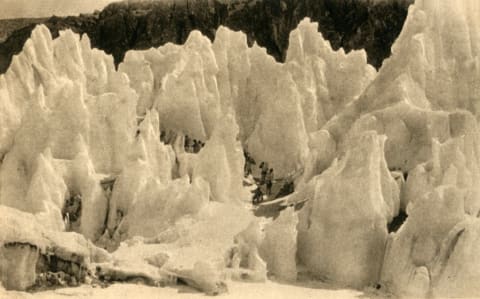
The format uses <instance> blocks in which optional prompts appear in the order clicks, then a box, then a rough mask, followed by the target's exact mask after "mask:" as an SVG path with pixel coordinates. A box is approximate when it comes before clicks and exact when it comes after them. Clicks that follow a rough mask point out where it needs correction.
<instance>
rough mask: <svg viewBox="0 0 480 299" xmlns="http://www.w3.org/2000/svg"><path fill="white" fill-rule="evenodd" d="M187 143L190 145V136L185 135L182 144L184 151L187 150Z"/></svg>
mask: <svg viewBox="0 0 480 299" xmlns="http://www.w3.org/2000/svg"><path fill="white" fill-rule="evenodd" d="M189 145H190V137H188V135H185V142H184V144H183V146H184V148H185V151H186V152H188V147H189Z"/></svg>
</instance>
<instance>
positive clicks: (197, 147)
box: [193, 140, 202, 154]
mask: <svg viewBox="0 0 480 299" xmlns="http://www.w3.org/2000/svg"><path fill="white" fill-rule="evenodd" d="M201 149H202V143H201V142H200V140H193V152H194V153H195V154H196V153H198V152H199V151H200V150H201Z"/></svg>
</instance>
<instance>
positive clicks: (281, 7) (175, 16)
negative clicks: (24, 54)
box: [0, 0, 413, 73]
mask: <svg viewBox="0 0 480 299" xmlns="http://www.w3.org/2000/svg"><path fill="white" fill-rule="evenodd" d="M412 2H413V0H406V1H399V0H396V1H388V2H387V1H380V2H378V1H371V0H364V1H357V0H320V1H319V0H273V1H257V0H236V1H218V0H196V1H188V0H186V1H146V2H145V1H143V2H132V1H130V2H120V3H114V4H111V5H109V6H107V7H106V8H105V9H104V10H103V11H102V12H98V13H95V14H93V15H80V16H78V17H66V18H59V17H52V18H50V19H48V20H46V21H45V22H44V24H45V25H46V26H47V27H48V28H49V29H50V31H51V32H52V35H53V36H54V37H56V36H58V32H59V31H60V30H63V29H66V28H70V29H72V30H73V31H74V32H77V33H81V34H83V33H85V34H87V35H88V36H89V38H90V40H91V42H92V46H94V47H96V48H99V49H102V50H104V51H105V52H107V53H109V54H112V55H113V57H114V59H115V63H116V64H117V65H118V63H120V62H121V61H122V60H123V58H124V56H125V52H126V51H128V50H130V49H147V48H150V47H158V46H160V45H163V44H165V43H167V42H173V43H178V44H182V43H184V42H185V40H186V38H187V37H188V34H189V33H190V31H192V30H194V29H197V30H200V31H201V32H202V33H203V34H204V35H206V36H207V37H209V38H210V39H212V40H213V39H214V37H215V31H216V29H217V28H218V26H220V25H225V26H227V27H229V28H231V29H233V30H241V31H243V32H245V33H246V34H247V38H248V42H249V44H253V42H254V41H255V42H257V43H258V44H259V45H260V46H263V47H266V48H267V51H268V53H269V54H271V55H273V56H274V57H275V58H276V59H277V60H278V61H283V60H284V59H285V53H286V49H287V47H288V36H289V34H290V31H291V30H292V29H294V28H295V27H296V26H297V24H298V23H299V22H300V21H301V20H302V19H303V18H304V17H310V18H311V19H312V20H313V21H315V22H318V23H319V30H320V31H321V33H322V34H323V36H324V37H325V38H326V39H327V40H329V41H330V42H331V44H332V47H333V48H334V49H338V48H340V47H343V48H344V49H345V50H346V51H350V50H352V49H365V50H366V51H367V53H368V62H369V63H370V64H372V65H373V66H375V67H376V68H379V67H380V66H381V64H382V62H383V60H384V59H385V58H386V57H388V56H389V55H390V47H391V45H392V43H393V41H394V40H395V38H396V37H397V36H398V34H399V33H400V30H401V29H402V26H403V22H404V20H405V17H406V15H407V9H408V6H409V5H410V4H411V3H412ZM34 27H35V24H34V23H32V24H30V25H27V26H26V27H23V28H21V29H19V30H16V31H14V32H13V33H11V34H10V36H9V38H7V39H6V40H5V41H4V42H3V43H0V73H4V72H5V71H6V69H7V68H8V66H9V65H10V63H11V59H12V56H13V55H15V54H17V53H19V52H20V50H21V49H22V47H23V44H24V43H25V41H26V40H27V38H28V37H29V36H30V34H31V31H32V29H33V28H34Z"/></svg>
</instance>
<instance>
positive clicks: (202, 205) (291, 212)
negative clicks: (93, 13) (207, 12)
mask: <svg viewBox="0 0 480 299" xmlns="http://www.w3.org/2000/svg"><path fill="white" fill-rule="evenodd" d="M479 18H480V3H479V2H478V1H476V0H459V1H455V2H453V1H436V0H417V1H415V4H414V5H412V6H411V7H410V9H409V13H408V17H407V20H406V22H405V25H404V28H403V30H402V32H401V34H400V36H399V37H398V39H397V40H396V42H395V43H394V45H393V47H392V55H391V57H390V58H388V59H387V60H386V61H385V62H384V64H383V66H382V67H381V68H380V70H379V71H378V72H377V71H376V70H375V69H374V68H373V67H371V66H370V65H368V64H367V58H366V54H365V52H364V51H352V52H349V53H345V52H344V50H343V49H339V50H338V51H334V50H332V48H331V46H330V44H329V42H328V41H326V40H325V39H324V38H323V37H322V35H321V34H320V33H318V28H317V27H318V25H317V24H316V23H313V22H311V21H310V20H309V19H308V18H307V19H304V20H303V21H302V22H301V23H300V24H299V25H298V27H297V29H295V30H293V31H292V32H291V34H290V39H289V47H288V51H287V57H286V60H285V63H278V62H276V61H275V59H274V58H273V57H271V56H269V55H268V54H267V52H266V50H265V49H263V48H261V47H259V46H258V45H256V44H254V45H253V46H251V47H249V46H248V44H247V38H246V35H245V34H243V33H242V32H235V31H232V30H230V29H228V28H226V27H220V28H219V29H218V30H217V32H216V37H215V40H214V42H213V43H212V42H210V40H209V39H208V38H207V37H205V36H203V35H202V34H201V33H200V32H198V31H193V32H191V34H190V35H189V37H188V39H187V41H186V42H185V44H183V45H175V44H171V43H169V44H166V45H164V46H161V47H159V48H152V49H149V50H142V51H129V52H127V54H126V56H125V59H124V62H122V63H121V64H120V65H119V66H118V69H116V68H115V65H114V61H113V58H112V57H111V56H109V55H107V54H105V53H104V52H102V51H99V50H96V49H92V47H91V46H90V41H89V39H88V36H86V35H83V36H81V37H80V36H79V35H77V34H75V33H73V32H72V31H69V30H67V31H62V32H61V33H60V36H59V37H58V38H56V39H53V38H52V36H51V34H50V31H49V30H48V28H46V27H45V26H42V25H40V26H37V27H36V29H35V30H34V31H33V32H32V36H31V38H30V39H29V40H28V41H27V42H26V43H25V46H24V48H23V50H22V52H21V53H20V54H18V55H17V56H15V57H14V58H13V61H12V64H11V66H10V68H9V69H8V70H7V72H6V73H5V74H4V75H1V76H0V162H1V164H0V221H1V229H0V274H1V276H0V278H1V280H0V281H1V284H2V287H0V290H1V291H0V294H2V292H6V293H5V294H8V292H9V291H6V290H21V291H24V290H35V289H36V288H41V287H42V283H44V281H43V282H42V279H45V277H49V276H48V275H51V273H52V272H54V273H57V274H58V272H60V271H59V270H58V269H60V268H59V267H60V266H58V265H53V264H52V263H51V259H52V258H54V259H55V260H60V261H61V265H62V267H63V268H62V269H63V271H62V272H64V273H67V274H68V275H69V277H72V280H71V281H70V282H69V283H70V284H71V286H75V285H78V284H79V283H84V284H85V283H87V284H88V283H90V284H92V283H104V282H105V281H106V282H113V281H130V280H132V279H137V280H138V279H140V280H141V281H142V282H143V283H145V284H149V285H154V286H163V285H174V284H176V283H178V282H179V281H181V282H184V283H186V284H188V285H190V286H192V287H194V288H196V289H198V290H201V291H203V292H205V293H207V294H211V295H215V294H221V293H224V292H226V291H227V289H228V284H229V281H232V280H234V281H242V282H265V281H267V280H278V281H282V282H285V283H290V284H295V283H296V282H298V281H299V280H301V279H305V277H308V279H313V280H320V281H322V282H325V283H327V284H328V285H335V286H341V287H345V288H355V289H360V290H368V289H375V288H377V289H380V290H379V292H382V294H394V295H396V296H399V297H416V298H426V297H434V298H444V297H449V298H453V297H476V296H480V288H478V286H477V283H476V282H477V281H478V279H480V271H479V270H478V269H480V258H479V255H478V250H477V249H479V248H480V242H479V241H478V240H479V236H480V222H479V219H478V216H479V215H480V136H479V132H480V131H479V127H478V122H479V117H480V108H479V107H480V106H479V103H480V98H479V97H480V84H479V82H480V27H479V24H478V21H477V20H478V19H479ZM161 136H168V137H161ZM187 136H188V137H187ZM189 138H190V139H191V138H194V139H196V140H200V141H202V142H205V146H204V147H203V148H202V149H201V150H200V151H199V152H198V153H192V152H189V151H186V150H185V146H184V144H185V143H186V142H187V140H188V139H189ZM244 151H248V153H249V154H250V155H251V156H252V157H254V159H255V160H256V161H257V162H260V161H264V162H268V164H269V165H270V167H272V168H273V169H274V170H275V176H276V177H277V178H292V180H294V185H295V191H294V192H293V193H292V194H289V195H287V196H286V197H285V198H282V199H281V200H282V202H283V205H284V206H290V207H288V208H286V209H283V210H282V211H280V212H279V213H278V215H277V216H276V217H274V218H273V219H272V218H269V217H257V216H255V215H254V213H252V209H254V208H253V207H252V204H251V203H250V199H251V189H249V188H250V187H248V186H245V184H244V164H245V158H244ZM257 164H259V163H257ZM256 167H257V168H258V165H257V166H256ZM292 174H295V175H292ZM75 200H80V202H79V204H80V207H81V208H79V210H78V212H79V215H70V213H67V212H66V211H67V210H68V209H67V207H66V203H67V202H72V201H75ZM402 214H404V215H407V217H406V219H405V220H404V222H403V223H401V225H400V226H399V227H397V228H396V229H391V223H393V222H395V221H397V220H398V217H399V216H400V215H402ZM74 216H75V217H74ZM69 217H74V218H71V219H72V221H71V224H70V223H69V220H68V219H70V218H69ZM66 219H67V220H66ZM73 219H75V220H74V221H73ZM57 276H58V275H57ZM55 277H56V276H55ZM73 278H75V279H74V280H73ZM57 279H58V281H62V280H61V278H57ZM3 288H4V289H5V290H2V289H3Z"/></svg>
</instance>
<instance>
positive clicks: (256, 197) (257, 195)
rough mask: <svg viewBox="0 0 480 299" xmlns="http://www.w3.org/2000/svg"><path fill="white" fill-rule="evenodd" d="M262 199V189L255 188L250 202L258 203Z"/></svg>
mask: <svg viewBox="0 0 480 299" xmlns="http://www.w3.org/2000/svg"><path fill="white" fill-rule="evenodd" d="M262 199H263V192H262V189H261V188H260V187H257V189H255V191H254V194H253V198H252V204H254V205H255V204H258V203H260V202H261V201H262Z"/></svg>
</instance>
